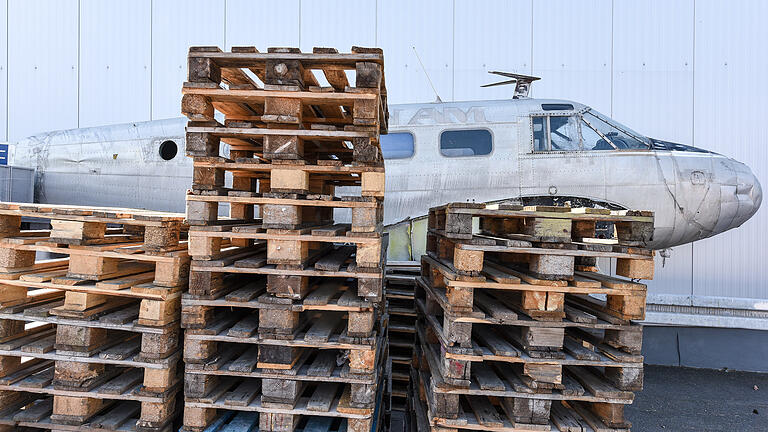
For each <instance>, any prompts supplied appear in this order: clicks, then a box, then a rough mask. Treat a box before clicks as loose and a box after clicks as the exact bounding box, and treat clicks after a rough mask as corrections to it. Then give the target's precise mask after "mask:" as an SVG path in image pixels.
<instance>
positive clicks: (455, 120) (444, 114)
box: [389, 107, 488, 125]
mask: <svg viewBox="0 0 768 432" xmlns="http://www.w3.org/2000/svg"><path fill="white" fill-rule="evenodd" d="M402 111H405V110H401V109H390V111H389V113H390V116H391V117H390V123H391V124H394V125H397V124H403V125H435V124H467V123H488V120H486V118H485V108H483V107H469V108H467V110H466V111H464V110H462V109H461V108H457V107H425V108H419V110H418V111H416V113H415V114H413V116H411V118H410V120H408V121H407V122H406V123H401V122H400V114H401V112H402Z"/></svg>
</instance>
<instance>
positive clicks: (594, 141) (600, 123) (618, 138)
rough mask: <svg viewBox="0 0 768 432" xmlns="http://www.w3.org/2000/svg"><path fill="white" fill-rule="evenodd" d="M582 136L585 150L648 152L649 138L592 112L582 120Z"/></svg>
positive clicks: (584, 115)
mask: <svg viewBox="0 0 768 432" xmlns="http://www.w3.org/2000/svg"><path fill="white" fill-rule="evenodd" d="M581 136H582V138H583V139H584V150H635V149H642V150H647V149H648V148H649V146H648V143H646V140H647V138H645V137H643V136H642V135H639V134H637V133H635V132H632V131H631V130H629V129H628V128H625V127H619V126H618V125H614V124H611V123H609V120H608V119H606V118H604V117H603V116H602V115H599V114H597V113H595V112H593V111H592V110H589V111H587V112H585V113H584V114H583V116H582V119H581Z"/></svg>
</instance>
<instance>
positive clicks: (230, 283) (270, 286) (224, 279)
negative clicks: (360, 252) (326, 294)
mask: <svg viewBox="0 0 768 432" xmlns="http://www.w3.org/2000/svg"><path fill="white" fill-rule="evenodd" d="M265 260H266V256H265V254H263V253H262V254H253V255H246V256H238V257H235V258H234V260H230V259H226V260H219V261H193V262H192V267H191V268H192V270H191V272H190V284H189V295H190V296H191V297H195V298H197V299H216V298H219V297H221V296H222V295H225V294H227V293H229V292H231V291H234V290H239V289H243V288H245V287H246V286H247V285H249V284H251V283H258V284H259V285H261V282H259V281H260V279H258V278H254V277H253V275H266V290H267V292H268V293H270V294H273V295H274V296H276V297H279V298H286V299H293V300H301V299H303V298H304V297H306V296H307V295H308V294H309V293H310V292H311V290H312V289H313V288H314V287H315V286H317V284H318V283H319V282H320V281H322V280H324V279H326V278H328V277H332V278H339V279H340V280H343V281H346V284H347V286H350V287H355V286H356V287H357V289H356V292H357V295H358V296H359V297H362V298H364V299H367V300H370V301H379V300H380V299H381V298H382V292H383V289H384V288H383V278H382V272H381V271H380V270H378V271H377V270H375V269H374V270H373V271H369V270H368V269H360V268H358V267H357V266H356V264H354V263H348V264H347V263H345V264H343V265H342V267H340V268H339V270H335V269H331V270H318V269H316V268H304V269H292V268H284V266H282V265H274V264H264V265H262V264H263V262H264V261H265ZM326 268H327V267H326Z"/></svg>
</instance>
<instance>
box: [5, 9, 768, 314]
mask: <svg viewBox="0 0 768 432" xmlns="http://www.w3.org/2000/svg"><path fill="white" fill-rule="evenodd" d="M767 20H768V2H764V1H761V0H752V1H747V0H742V1H738V2H734V3H731V4H728V5H727V6H726V5H725V4H724V2H723V1H722V0H698V1H694V0H677V1H673V2H670V1H664V0H648V1H633V0H583V1H573V0H551V1H546V2H541V1H535V2H534V1H532V0H518V1H506V0H491V1H483V2H477V1H471V0H426V1H409V0H386V1H385V0H349V1H341V0H326V1H322V2H319V1H310V0H304V1H301V0H284V1H281V2H279V3H275V2H268V1H252V0H226V1H225V0H219V1H215V0H163V1H160V0H154V1H153V0H133V1H118V0H115V1H106V0H0V22H1V23H4V24H6V25H5V28H4V29H3V31H0V141H4V140H8V141H10V142H14V141H16V140H18V139H20V138H23V137H25V136H28V135H31V134H34V133H37V132H42V131H47V130H54V129H63V128H75V127H87V126H98V125H106V124H112V123H120V122H130V121H144V120H151V119H161V118H168V117H176V116H178V115H179V89H180V86H181V83H182V81H183V80H184V75H185V70H186V64H185V55H186V47H187V46H189V45H193V44H210V45H219V46H225V47H227V48H229V47H231V46H233V45H256V46H258V47H259V48H260V49H265V48H266V47H267V46H300V47H301V48H302V49H304V50H310V49H311V48H312V46H334V47H337V48H339V49H340V50H348V49H349V48H350V46H351V45H353V44H357V45H364V46H365V45H377V46H381V47H382V48H384V49H385V53H386V64H387V85H388V90H389V100H390V102H391V103H404V102H425V101H432V100H434V99H435V95H434V93H433V91H432V88H431V86H430V84H429V82H428V81H427V79H426V77H425V75H424V73H423V72H422V70H421V66H420V65H419V60H418V59H417V57H416V54H415V52H414V47H415V49H416V52H418V55H419V57H420V59H421V61H422V62H423V64H424V67H425V68H426V70H427V72H428V73H429V76H430V77H431V79H432V83H433V84H434V87H435V88H436V90H437V92H438V93H439V94H440V97H441V98H442V99H443V100H445V101H449V100H465V99H481V98H487V99H500V98H505V97H509V96H510V95H511V90H512V89H511V88H509V87H496V88H492V89H481V88H480V87H479V86H480V84H483V83H487V82H490V81H492V80H493V78H492V77H490V76H488V75H487V74H486V71H488V70H494V69H500V70H507V71H515V72H522V73H532V74H534V75H539V76H541V77H542V78H543V80H542V81H541V82H538V83H536V84H535V85H534V87H533V95H534V96H535V97H562V98H568V99H574V100H578V101H580V102H583V103H586V104H588V105H591V106H593V107H595V108H597V109H598V110H600V111H603V112H605V113H607V114H610V115H611V116H612V117H614V118H616V119H617V120H619V121H621V122H624V123H627V124H628V125H630V126H632V127H633V128H635V129H637V130H639V131H641V132H644V133H646V134H648V135H650V136H654V137H659V138H664V139H668V140H672V141H677V142H682V143H687V144H693V145H696V146H699V147H704V148H708V149H712V150H715V151H718V152H721V153H724V154H726V155H729V156H732V157H735V158H736V159H739V160H742V161H745V162H747V163H748V164H749V165H750V167H751V168H752V169H753V171H754V172H755V173H756V174H757V176H758V177H759V178H760V180H761V182H762V183H763V185H768V177H766V174H767V173H768V157H767V153H768V149H766V147H767V146H768V126H767V125H766V124H765V122H764V119H765V118H768V106H767V105H766V104H765V99H766V96H768V81H767V80H765V79H764V77H763V75H764V74H765V71H766V70H768V51H766V49H765V41H767V40H768V26H766V25H765V22H766V21H767ZM766 214H767V213H766V210H762V211H761V212H760V213H758V215H757V216H756V217H754V218H753V219H752V220H750V221H749V222H747V223H746V224H745V225H744V226H743V227H742V228H740V229H738V230H735V231H731V232H728V233H726V234H723V235H720V236H718V237H716V238H714V239H710V240H706V241H702V242H698V243H696V244H693V245H687V246H683V247H679V248H676V249H675V250H674V251H673V254H672V258H671V259H668V260H667V262H666V265H665V268H664V269H660V271H659V277H658V278H657V280H655V281H653V283H652V285H651V290H652V292H653V293H655V294H661V293H663V294H677V295H680V296H684V297H683V298H687V297H688V296H690V298H691V300H690V301H691V303H692V304H695V303H696V300H694V296H710V297H705V298H711V296H724V297H736V298H747V299H750V298H751V299H754V298H756V299H768V289H766V282H765V281H766V280H768V266H765V265H761V264H762V263H763V262H764V261H765V253H764V252H763V250H762V245H763V244H765V240H766V235H767V234H766V232H768V216H765V215H766ZM682 302H683V303H684V302H685V300H683V301H682ZM747 303H748V302H747ZM751 308H759V307H757V306H754V305H753V306H752V307H751Z"/></svg>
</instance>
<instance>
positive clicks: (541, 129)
mask: <svg viewBox="0 0 768 432" xmlns="http://www.w3.org/2000/svg"><path fill="white" fill-rule="evenodd" d="M547 150H548V145H547V118H546V117H533V151H537V152H541V151H547Z"/></svg>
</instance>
